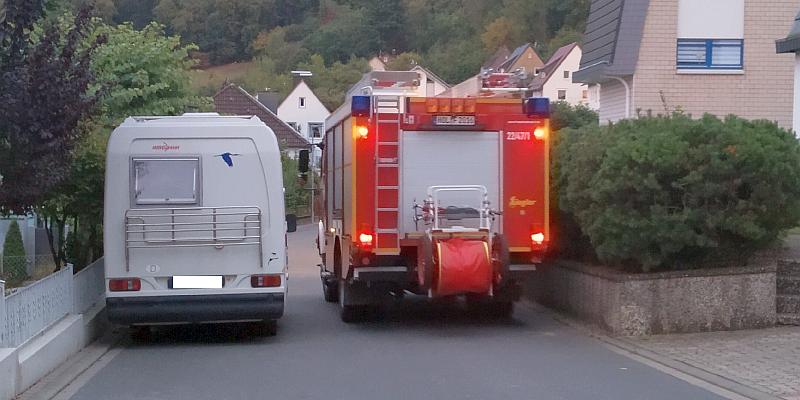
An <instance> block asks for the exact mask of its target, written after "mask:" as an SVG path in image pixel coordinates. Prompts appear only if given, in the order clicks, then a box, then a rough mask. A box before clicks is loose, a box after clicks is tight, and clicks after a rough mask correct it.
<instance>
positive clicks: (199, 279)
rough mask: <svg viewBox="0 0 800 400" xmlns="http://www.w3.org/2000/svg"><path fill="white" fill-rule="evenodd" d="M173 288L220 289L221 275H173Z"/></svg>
mask: <svg viewBox="0 0 800 400" xmlns="http://www.w3.org/2000/svg"><path fill="white" fill-rule="evenodd" d="M172 288H173V289H222V276H219V275H217V276H214V275H212V276H208V275H202V276H186V275H183V276H173V277H172Z"/></svg>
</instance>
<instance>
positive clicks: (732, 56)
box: [677, 39, 744, 70]
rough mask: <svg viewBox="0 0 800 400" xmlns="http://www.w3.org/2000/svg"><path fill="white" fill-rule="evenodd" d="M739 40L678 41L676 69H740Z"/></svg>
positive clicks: (741, 63) (741, 57) (740, 45)
mask: <svg viewBox="0 0 800 400" xmlns="http://www.w3.org/2000/svg"><path fill="white" fill-rule="evenodd" d="M743 46H744V41H743V40H741V39H678V56H677V57H678V69H723V70H724V69H742V66H743V64H744V51H743Z"/></svg>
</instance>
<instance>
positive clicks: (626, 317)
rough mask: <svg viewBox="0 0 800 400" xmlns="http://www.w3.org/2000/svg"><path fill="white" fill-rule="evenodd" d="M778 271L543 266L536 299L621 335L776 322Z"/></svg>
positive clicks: (535, 283)
mask: <svg viewBox="0 0 800 400" xmlns="http://www.w3.org/2000/svg"><path fill="white" fill-rule="evenodd" d="M775 275H776V266H775V264H774V262H764V263H763V265H758V266H747V267H735V268H720V269H707V270H695V271H679V272H661V273H643V274H629V273H622V272H619V271H615V270H613V269H610V268H608V267H603V266H588V265H584V264H579V263H573V262H564V261H562V262H558V263H554V264H552V265H546V266H543V267H542V268H540V271H539V272H537V274H536V275H535V276H534V277H533V278H532V279H531V281H530V282H529V284H528V287H527V293H528V295H529V297H531V298H532V299H533V300H535V301H537V302H539V303H540V304H543V305H545V306H548V307H552V308H555V309H557V310H560V311H564V312H566V313H568V314H570V315H573V316H576V317H578V318H580V319H583V320H585V321H587V322H591V323H594V324H597V325H599V326H602V327H603V328H605V329H607V330H608V331H610V332H611V333H613V334H617V335H624V336H637V335H650V334H661V333H686V332H704V331H719V330H736V329H750V328H762V327H768V326H772V325H774V324H775V321H776V313H775V289H776V277H775Z"/></svg>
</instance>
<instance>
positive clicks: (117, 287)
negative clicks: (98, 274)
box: [108, 278, 142, 292]
mask: <svg viewBox="0 0 800 400" xmlns="http://www.w3.org/2000/svg"><path fill="white" fill-rule="evenodd" d="M108 290H110V291H112V292H138V291H140V290H142V281H141V280H140V279H139V278H125V279H111V280H109V281H108Z"/></svg>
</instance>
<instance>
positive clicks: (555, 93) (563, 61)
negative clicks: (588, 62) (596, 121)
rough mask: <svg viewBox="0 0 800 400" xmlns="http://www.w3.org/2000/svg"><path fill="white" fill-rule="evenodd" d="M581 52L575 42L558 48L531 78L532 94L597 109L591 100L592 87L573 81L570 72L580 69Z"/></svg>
mask: <svg viewBox="0 0 800 400" xmlns="http://www.w3.org/2000/svg"><path fill="white" fill-rule="evenodd" d="M582 55H583V52H582V51H581V47H580V46H579V45H577V44H576V43H572V44H570V45H567V46H564V47H562V48H560V49H558V50H557V51H556V52H555V53H553V56H552V57H550V60H548V61H547V64H545V66H544V67H542V69H541V70H540V71H539V74H538V75H537V76H536V77H535V78H534V79H533V83H532V85H531V89H532V90H533V95H534V96H537V97H539V96H541V97H548V98H550V100H551V101H565V102H567V103H569V104H572V105H579V104H582V105H585V106H588V107H590V108H593V109H597V105H598V104H597V102H594V101H592V100H593V99H592V97H593V96H592V93H591V92H592V88H589V86H587V85H584V84H581V83H574V82H573V81H572V73H573V72H575V71H577V70H578V69H580V64H581V56H582Z"/></svg>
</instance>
